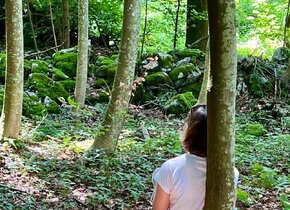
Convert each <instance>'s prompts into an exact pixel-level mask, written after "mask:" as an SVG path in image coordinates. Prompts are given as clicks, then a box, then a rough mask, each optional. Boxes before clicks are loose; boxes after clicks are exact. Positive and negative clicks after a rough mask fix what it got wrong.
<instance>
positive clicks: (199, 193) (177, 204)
mask: <svg viewBox="0 0 290 210" xmlns="http://www.w3.org/2000/svg"><path fill="white" fill-rule="evenodd" d="M153 179H154V181H156V182H157V183H158V184H159V185H160V187H161V188H162V189H163V190H164V191H165V192H166V193H167V194H170V206H169V207H170V210H180V209H182V210H202V209H203V206H204V198H205V182H206V158H203V157H199V156H196V155H193V154H190V153H186V154H184V155H181V156H178V157H176V158H173V159H170V160H167V161H166V162H165V163H164V164H163V165H162V166H161V168H160V169H159V170H158V171H156V172H155V173H154V175H153Z"/></svg>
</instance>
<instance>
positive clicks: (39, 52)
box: [24, 42, 64, 58]
mask: <svg viewBox="0 0 290 210" xmlns="http://www.w3.org/2000/svg"><path fill="white" fill-rule="evenodd" d="M63 44H64V42H63V43H61V44H60V45H58V46H55V47H52V48H49V49H46V50H43V51H38V52H36V53H31V54H29V55H25V56H24V58H27V57H30V56H34V55H39V54H42V53H46V52H48V51H50V50H54V49H58V48H59V47H61V46H62V45H63Z"/></svg>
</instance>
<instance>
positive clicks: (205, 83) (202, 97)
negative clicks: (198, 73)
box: [197, 40, 211, 104]
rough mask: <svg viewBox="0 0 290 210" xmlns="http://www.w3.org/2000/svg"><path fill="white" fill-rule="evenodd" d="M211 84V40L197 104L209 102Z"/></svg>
mask: <svg viewBox="0 0 290 210" xmlns="http://www.w3.org/2000/svg"><path fill="white" fill-rule="evenodd" d="M210 86H211V81H210V50H209V40H208V41H207V44H206V52H205V61H204V73H203V79H202V84H201V88H200V92H199V96H198V100H197V104H207V92H208V89H209V88H210Z"/></svg>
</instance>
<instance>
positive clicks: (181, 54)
mask: <svg viewBox="0 0 290 210" xmlns="http://www.w3.org/2000/svg"><path fill="white" fill-rule="evenodd" d="M169 54H171V55H172V56H173V57H174V58H175V59H176V60H181V59H184V58H186V57H189V58H191V60H192V61H194V62H195V60H196V58H197V57H198V56H201V55H202V51H200V50H199V49H188V48H185V49H183V50H180V49H176V50H173V51H171V52H169Z"/></svg>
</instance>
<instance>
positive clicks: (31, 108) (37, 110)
mask: <svg viewBox="0 0 290 210" xmlns="http://www.w3.org/2000/svg"><path fill="white" fill-rule="evenodd" d="M46 113H47V110H46V108H45V106H44V105H43V104H42V102H41V100H40V98H39V97H38V96H37V95H36V94H35V93H34V92H24V94H23V115H24V116H26V117H34V118H38V117H41V116H43V115H45V114H46Z"/></svg>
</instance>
